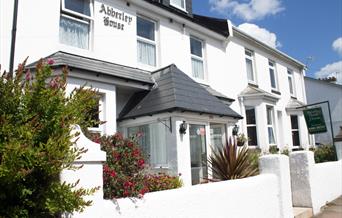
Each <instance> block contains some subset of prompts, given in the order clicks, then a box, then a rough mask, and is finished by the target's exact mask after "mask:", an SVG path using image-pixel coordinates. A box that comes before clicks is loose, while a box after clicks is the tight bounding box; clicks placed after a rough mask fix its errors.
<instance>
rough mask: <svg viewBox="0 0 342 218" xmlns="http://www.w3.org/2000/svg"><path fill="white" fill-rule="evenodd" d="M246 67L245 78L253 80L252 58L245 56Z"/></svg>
mask: <svg viewBox="0 0 342 218" xmlns="http://www.w3.org/2000/svg"><path fill="white" fill-rule="evenodd" d="M246 69H247V78H248V80H249V81H254V75H253V62H252V60H250V59H248V58H246Z"/></svg>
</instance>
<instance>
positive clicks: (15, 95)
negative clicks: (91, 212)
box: [0, 60, 95, 217]
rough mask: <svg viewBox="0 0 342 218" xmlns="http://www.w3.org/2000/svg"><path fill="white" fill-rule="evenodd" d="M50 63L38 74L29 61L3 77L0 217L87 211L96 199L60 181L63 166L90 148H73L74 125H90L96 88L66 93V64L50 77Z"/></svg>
mask: <svg viewBox="0 0 342 218" xmlns="http://www.w3.org/2000/svg"><path fill="white" fill-rule="evenodd" d="M48 63H50V64H51V63H52V60H48ZM48 63H46V62H45V61H40V62H39V63H38V64H37V66H36V72H35V74H34V76H33V75H32V74H31V73H30V71H29V70H25V69H24V66H25V63H23V64H21V65H19V67H18V70H17V71H16V75H15V76H12V74H9V73H6V72H5V73H3V74H2V75H1V76H0V102H1V104H0V190H1V191H0V217H54V216H56V215H58V214H60V213H62V212H73V211H82V210H83V209H84V208H85V207H86V206H88V205H90V203H91V202H90V201H85V200H83V198H82V197H83V196H85V195H88V194H91V193H93V192H94V191H95V189H91V190H85V189H74V188H75V185H76V184H65V183H61V182H60V180H59V175H60V173H61V171H62V170H63V169H70V168H72V167H71V164H72V163H73V162H74V160H75V159H77V158H78V157H80V155H81V154H82V153H83V152H85V151H83V150H78V149H76V148H75V149H70V148H71V146H72V145H73V142H71V140H72V138H73V137H74V136H73V135H71V128H72V125H74V124H81V125H83V126H86V125H87V122H86V121H85V120H86V118H85V116H86V114H88V112H89V110H90V108H92V107H93V105H94V104H95V102H94V101H93V96H94V92H92V91H89V92H82V88H81V89H79V90H74V91H73V93H72V95H71V96H70V97H66V92H65V90H66V76H67V69H64V70H63V75H61V76H55V77H51V76H52V71H51V68H50V66H49V64H48ZM75 182H76V181H75Z"/></svg>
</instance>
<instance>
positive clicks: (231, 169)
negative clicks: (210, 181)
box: [208, 140, 258, 181]
mask: <svg viewBox="0 0 342 218" xmlns="http://www.w3.org/2000/svg"><path fill="white" fill-rule="evenodd" d="M252 159H253V157H252V154H251V153H250V152H248V147H247V146H246V145H245V146H243V147H240V148H238V147H237V145H236V144H235V143H232V141H231V140H229V141H227V142H226V145H225V146H223V147H222V148H218V149H213V151H212V153H211V155H210V156H209V158H208V163H209V166H208V167H209V169H211V171H212V174H213V178H214V180H215V181H217V180H218V181H222V180H230V179H241V178H246V177H249V176H255V175H257V174H258V168H257V167H256V165H255V164H252Z"/></svg>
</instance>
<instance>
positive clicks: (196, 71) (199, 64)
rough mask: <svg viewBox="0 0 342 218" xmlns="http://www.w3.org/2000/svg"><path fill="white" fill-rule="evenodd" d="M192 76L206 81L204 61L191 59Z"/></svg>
mask: <svg viewBox="0 0 342 218" xmlns="http://www.w3.org/2000/svg"><path fill="white" fill-rule="evenodd" d="M191 65H192V76H193V77H195V78H199V79H204V69H203V61H201V60H197V59H195V58H191Z"/></svg>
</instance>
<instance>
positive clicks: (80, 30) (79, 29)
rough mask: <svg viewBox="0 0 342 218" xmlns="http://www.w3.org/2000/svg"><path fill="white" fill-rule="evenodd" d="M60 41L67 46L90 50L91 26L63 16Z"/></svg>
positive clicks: (60, 23) (60, 25) (60, 26)
mask: <svg viewBox="0 0 342 218" xmlns="http://www.w3.org/2000/svg"><path fill="white" fill-rule="evenodd" d="M59 40H60V42H61V43H63V44H66V45H70V46H74V47H78V48H82V49H88V43H89V24H86V23H82V22H79V21H76V20H73V19H69V18H66V17H63V16H61V19H60V22H59Z"/></svg>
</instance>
